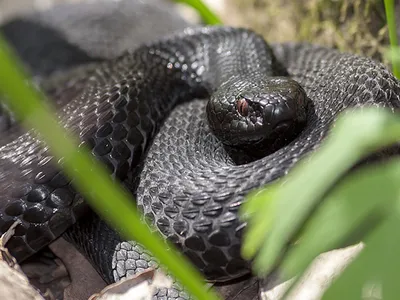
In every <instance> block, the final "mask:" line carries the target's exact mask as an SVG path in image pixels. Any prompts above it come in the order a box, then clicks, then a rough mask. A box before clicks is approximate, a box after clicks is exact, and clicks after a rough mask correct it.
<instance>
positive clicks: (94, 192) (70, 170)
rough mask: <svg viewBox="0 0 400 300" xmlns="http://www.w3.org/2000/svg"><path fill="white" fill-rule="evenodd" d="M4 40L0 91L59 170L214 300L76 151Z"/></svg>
mask: <svg viewBox="0 0 400 300" xmlns="http://www.w3.org/2000/svg"><path fill="white" fill-rule="evenodd" d="M13 60H16V58H15V57H14V56H13V54H12V53H11V51H10V49H9V48H8V46H7V45H6V43H5V41H4V40H3V39H2V37H1V36H0V62H1V68H0V93H3V94H4V95H5V96H6V97H5V101H7V104H8V106H9V107H10V108H12V110H13V111H14V112H15V113H16V114H17V115H18V116H19V117H20V119H21V120H23V121H24V125H27V126H28V128H30V127H34V128H35V129H36V130H37V131H38V132H39V133H40V135H41V137H42V138H43V140H45V141H46V144H47V145H48V146H49V147H50V150H51V151H52V153H53V154H54V155H55V156H56V157H59V158H61V157H62V158H64V164H63V169H64V171H65V173H66V174H67V175H69V177H70V178H74V183H75V186H76V188H77V189H78V190H79V191H80V192H81V193H82V194H83V195H84V196H85V199H86V200H87V201H88V202H89V204H90V205H91V206H92V207H93V208H94V209H95V211H96V212H97V213H98V214H99V215H100V216H101V217H103V218H104V219H105V220H106V221H108V222H109V223H110V224H111V225H112V226H113V227H116V228H120V229H122V230H123V233H124V234H125V236H126V237H127V238H128V239H134V240H136V241H138V242H139V243H141V244H143V246H145V247H146V248H147V249H148V250H149V251H151V253H153V255H155V256H156V257H157V259H159V261H160V262H161V264H162V265H163V266H165V267H167V268H168V270H169V271H170V272H171V273H172V274H173V275H174V276H175V277H176V278H177V279H178V280H179V281H180V282H181V283H182V284H183V285H184V286H185V287H186V288H187V290H188V291H189V292H190V293H191V294H192V295H193V296H195V297H196V298H198V299H218V297H217V296H216V294H215V293H214V292H212V291H209V292H207V291H206V289H205V286H204V284H203V279H202V277H201V275H200V274H199V273H198V271H197V270H196V269H195V268H194V267H193V266H192V265H191V264H190V263H189V262H188V261H187V260H186V259H185V258H184V257H183V256H182V255H180V254H178V253H177V252H176V251H175V250H173V249H174V248H173V247H172V245H169V247H170V248H171V250H170V251H166V242H165V241H164V240H163V239H162V238H161V237H160V236H159V235H156V234H153V233H151V231H149V229H148V227H147V225H145V224H144V223H143V222H142V221H141V220H140V216H139V214H138V212H137V211H136V207H135V205H134V202H133V199H132V197H131V196H130V195H128V194H127V193H126V192H125V191H124V190H123V189H122V188H121V187H120V185H119V184H116V183H115V182H113V181H111V178H110V177H109V176H108V175H107V172H106V171H105V169H104V167H103V166H102V165H100V164H97V163H95V162H94V159H93V156H92V155H91V154H90V153H89V151H88V150H87V149H85V148H79V149H78V147H77V145H78V143H77V140H76V139H75V138H74V137H72V136H71V135H70V134H68V133H67V132H66V131H65V130H64V129H63V128H61V127H60V125H59V124H58V120H56V119H55V118H54V117H53V116H54V112H53V111H52V110H51V108H50V107H49V105H48V103H49V102H46V101H45V100H44V97H43V95H42V94H40V93H39V92H38V91H37V90H35V89H34V88H33V87H32V85H30V84H28V82H29V79H28V78H27V77H26V76H25V75H24V73H23V72H22V71H21V68H20V67H19V65H17V64H16V63H12V61H13Z"/></svg>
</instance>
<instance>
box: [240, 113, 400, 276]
mask: <svg viewBox="0 0 400 300" xmlns="http://www.w3.org/2000/svg"><path fill="white" fill-rule="evenodd" d="M349 128H351V129H349ZM398 140H400V118H398V116H396V115H394V114H393V113H391V112H389V111H386V110H382V109H376V108H375V109H374V108H364V109H362V110H358V111H354V112H352V113H347V114H344V115H342V116H340V117H339V119H338V121H337V122H336V126H335V128H333V130H332V132H331V134H330V135H329V136H328V137H327V139H326V140H325V142H324V143H323V145H322V146H321V148H320V149H319V151H317V152H315V153H314V154H313V155H312V156H311V157H310V158H308V159H306V160H304V159H303V161H302V162H300V163H299V164H298V165H297V166H296V167H295V168H294V169H293V170H292V171H291V172H290V173H289V175H288V176H287V178H286V183H285V184H284V185H282V186H281V188H280V189H279V190H278V191H277V192H276V197H277V199H276V200H277V201H274V202H276V203H277V204H276V206H277V207H276V208H274V212H275V216H274V220H273V223H272V226H271V229H270V232H269V234H268V236H267V238H266V240H265V241H264V242H263V245H262V247H261V249H260V251H259V253H260V254H259V255H257V257H256V258H255V263H254V270H255V271H256V273H258V274H260V275H266V274H268V273H269V272H270V271H271V270H272V268H273V267H274V265H275V263H276V262H277V260H278V258H279V257H280V256H281V255H282V253H283V252H284V251H285V249H286V246H287V244H288V243H289V242H291V241H292V239H293V238H294V237H295V234H297V233H298V230H299V229H300V228H301V227H302V226H303V224H304V223H305V221H306V219H307V218H308V217H309V216H310V214H311V212H312V210H313V209H314V208H315V207H316V206H317V205H318V203H320V201H321V198H322V197H323V196H324V195H325V194H326V192H327V191H328V190H329V189H330V188H331V187H332V185H333V184H334V183H335V182H336V181H337V180H338V179H340V178H341V177H342V176H343V175H344V174H345V172H346V171H347V170H349V168H350V167H351V166H353V165H354V164H355V163H356V162H357V161H359V160H360V159H361V158H362V157H365V156H366V155H367V154H369V153H371V152H374V151H376V150H378V149H379V148H381V147H384V146H387V145H390V144H392V143H394V142H396V141H398ZM349 141H350V142H349ZM266 188H267V189H268V186H267V187H266ZM249 201H253V200H252V199H249ZM257 201H259V200H257ZM250 230H252V229H251V228H250V229H249V231H250ZM244 247H246V246H244ZM253 252H255V251H253Z"/></svg>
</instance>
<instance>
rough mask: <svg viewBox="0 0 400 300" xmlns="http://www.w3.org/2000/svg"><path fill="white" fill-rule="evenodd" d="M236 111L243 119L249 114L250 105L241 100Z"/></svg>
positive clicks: (243, 99)
mask: <svg viewBox="0 0 400 300" xmlns="http://www.w3.org/2000/svg"><path fill="white" fill-rule="evenodd" d="M236 109H237V111H238V112H239V114H241V115H242V116H243V117H247V115H248V114H249V104H248V103H247V100H246V99H245V98H240V99H239V100H238V101H237V102H236Z"/></svg>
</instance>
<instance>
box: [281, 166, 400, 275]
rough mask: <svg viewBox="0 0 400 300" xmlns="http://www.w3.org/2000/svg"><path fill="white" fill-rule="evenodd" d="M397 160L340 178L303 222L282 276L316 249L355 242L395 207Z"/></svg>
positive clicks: (294, 270)
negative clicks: (304, 222) (299, 235)
mask: <svg viewBox="0 0 400 300" xmlns="http://www.w3.org/2000/svg"><path fill="white" fill-rule="evenodd" d="M399 181H400V160H399V159H395V160H393V161H390V162H386V163H384V164H379V165H377V164H376V165H371V166H367V167H363V168H360V169H359V170H357V172H354V173H352V174H351V175H349V176H347V177H346V178H344V179H343V180H342V181H341V182H340V183H339V184H338V185H337V186H336V187H335V189H334V190H333V191H332V192H331V193H329V194H328V195H327V196H326V197H325V198H324V202H323V204H321V205H320V207H319V208H318V209H317V210H316V211H315V213H314V214H313V216H312V217H311V219H310V220H309V221H308V222H307V223H306V224H305V227H304V232H303V234H302V235H301V242H300V243H298V244H297V245H296V246H295V247H292V248H291V249H290V250H289V252H288V254H287V256H286V258H285V260H284V262H283V264H282V267H281V270H282V276H283V278H284V279H288V278H291V277H292V276H295V275H297V274H299V273H301V272H302V271H304V270H305V269H306V268H307V266H308V265H309V264H310V263H311V262H312V260H313V259H314V258H315V257H316V256H318V255H319V254H320V253H322V252H325V251H329V250H332V249H334V248H335V247H337V246H339V245H343V244H344V243H345V242H346V241H348V240H352V241H356V242H358V241H359V240H360V238H361V237H364V236H365V235H366V234H367V233H368V232H369V230H371V229H373V228H374V227H375V226H377V225H379V224H380V223H381V222H383V221H384V220H386V218H387V217H388V216H389V215H390V214H391V212H392V211H393V210H395V205H396V203H397V200H398V198H399V195H400V185H399V184H398V183H399Z"/></svg>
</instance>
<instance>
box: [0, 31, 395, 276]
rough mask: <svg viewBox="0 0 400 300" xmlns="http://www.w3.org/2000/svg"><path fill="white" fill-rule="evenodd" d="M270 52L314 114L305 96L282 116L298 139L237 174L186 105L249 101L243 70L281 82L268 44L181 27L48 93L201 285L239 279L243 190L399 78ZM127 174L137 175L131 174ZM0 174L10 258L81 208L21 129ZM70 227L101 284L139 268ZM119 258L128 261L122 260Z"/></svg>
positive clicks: (280, 50) (335, 59)
mask: <svg viewBox="0 0 400 300" xmlns="http://www.w3.org/2000/svg"><path fill="white" fill-rule="evenodd" d="M274 51H275V52H276V54H277V56H278V58H279V59H278V60H279V61H281V62H283V63H284V65H285V67H287V69H288V71H289V74H290V76H291V77H292V78H293V79H295V80H296V81H298V82H299V83H300V85H301V86H302V87H303V88H304V90H305V92H306V93H307V96H308V98H309V100H310V101H311V102H312V104H313V109H308V110H306V103H305V102H303V101H305V98H302V97H300V104H299V107H298V108H296V112H298V113H297V114H296V113H295V114H294V118H295V119H296V118H298V119H299V120H300V122H299V126H300V125H301V126H304V124H303V123H304V122H303V121H304V120H303V119H306V125H305V127H304V128H303V127H301V129H302V130H301V132H300V133H299V134H298V132H296V134H298V135H297V136H296V137H294V136H292V137H293V138H294V139H293V140H285V143H284V144H282V145H280V146H281V148H280V149H274V151H273V152H272V153H269V154H268V155H267V156H265V157H263V158H260V159H258V160H253V161H251V162H248V163H245V164H240V165H237V164H235V163H234V162H233V161H232V159H231V158H230V157H229V155H227V153H226V151H225V150H224V148H223V147H222V144H221V142H220V141H219V140H217V139H216V137H215V136H214V135H213V134H211V132H210V129H209V127H208V124H207V122H206V117H205V112H204V111H205V109H206V105H205V104H204V102H202V101H191V100H193V99H195V98H205V97H209V96H210V95H213V94H214V93H215V91H218V90H221V87H223V92H224V93H225V95H231V96H232V95H238V94H239V95H240V96H243V97H245V98H248V93H247V94H246V95H243V93H241V92H242V91H243V88H244V89H245V90H246V91H248V88H249V86H251V91H255V90H257V89H259V90H262V89H263V88H264V86H263V84H262V82H263V81H262V80H264V79H262V80H261V81H260V77H259V75H257V76H256V75H255V74H263V76H265V77H268V76H276V75H278V76H279V75H286V74H287V73H286V71H284V68H282V66H281V65H280V64H279V63H278V60H276V59H275V57H274V55H273V54H272V50H271V48H270V47H269V46H268V45H267V44H266V43H265V41H264V40H263V39H262V38H261V37H260V36H259V35H257V34H255V33H253V32H251V31H248V30H244V29H232V28H225V27H206V28H200V29H188V30H186V31H185V32H184V33H180V34H177V35H174V36H172V37H169V38H166V39H163V40H161V41H159V42H156V43H153V44H149V45H146V46H142V47H140V48H138V49H137V50H135V51H133V52H129V53H125V54H123V55H121V56H120V57H118V58H116V59H115V60H110V61H107V62H103V63H98V64H95V65H92V66H88V67H84V68H82V69H79V70H78V71H72V72H70V73H67V74H66V75H64V76H61V77H60V78H57V79H56V80H55V83H54V82H53V85H52V88H51V89H48V90H47V91H48V93H49V94H50V95H51V96H52V97H53V98H54V100H55V102H56V103H57V105H58V106H59V107H60V109H59V116H60V119H61V121H62V122H63V124H65V126H66V127H67V128H69V129H70V130H72V131H73V132H74V133H75V134H77V135H78V136H79V137H80V138H81V140H82V144H85V145H88V146H89V147H90V148H91V149H92V152H93V154H94V156H95V157H97V158H98V159H99V160H101V161H102V162H104V163H105V164H106V165H107V167H108V168H109V170H110V173H111V174H112V176H113V177H115V178H118V179H119V180H121V181H122V182H124V183H125V185H126V186H127V187H129V188H132V191H133V192H134V193H135V195H136V196H137V201H138V205H139V207H140V208H141V209H142V211H143V213H144V216H145V218H146V219H147V220H149V221H150V222H152V223H153V224H154V225H155V226H156V228H158V230H159V231H160V232H161V233H162V234H163V235H164V236H165V237H166V238H168V239H169V240H170V241H171V242H173V243H174V244H176V245H177V246H178V247H179V248H181V249H182V251H183V252H184V253H185V254H186V255H187V256H188V257H189V258H190V259H191V260H192V261H193V262H194V263H195V264H196V265H197V266H198V267H199V268H200V269H201V270H202V271H203V272H204V273H205V274H206V276H207V277H208V278H209V279H212V280H226V279H230V278H234V277H238V276H240V275H242V274H244V273H245V272H247V271H248V265H247V263H246V262H245V261H244V260H243V259H242V258H241V256H240V243H241V234H242V231H243V228H244V227H245V224H243V223H241V222H240V221H239V219H238V216H237V212H238V208H239V207H240V204H241V203H242V201H243V197H244V196H245V195H246V194H247V193H248V192H249V191H251V190H252V189H254V188H257V187H260V186H262V185H264V184H267V183H269V182H272V181H273V180H275V179H277V178H280V177H282V176H284V175H285V174H286V173H287V171H288V170H289V169H290V168H291V167H292V166H293V164H294V163H296V162H297V161H298V160H299V159H300V158H301V157H302V156H303V155H304V154H306V153H308V152H310V151H312V150H314V149H316V148H317V147H318V146H319V144H320V142H321V140H322V139H323V137H324V136H325V135H326V133H327V131H328V129H329V126H330V124H331V122H332V121H333V120H334V118H335V117H336V116H337V115H338V113H339V112H340V111H342V110H343V109H345V108H348V107H354V106H360V105H377V106H382V107H389V108H391V109H392V110H395V109H397V108H398V107H399V105H400V101H399V97H400V86H399V82H398V81H397V80H396V79H395V78H394V77H393V76H392V74H391V73H390V72H388V71H387V70H386V69H385V68H384V67H383V66H381V65H379V64H377V63H375V62H373V61H371V60H369V59H366V58H361V57H357V56H353V55H348V54H340V53H338V52H336V51H334V50H329V49H325V48H323V47H316V46H309V45H302V44H299V45H290V44H289V45H277V46H275V47H274ZM227 82H229V83H230V85H229V86H228V85H227ZM250 83H252V84H250ZM283 94H284V93H283V92H281V93H280V94H279V95H283ZM296 95H297V94H296ZM251 97H253V99H254V94H252V96H250V98H251ZM297 99H299V98H297ZM236 100H237V99H236V98H235V101H236ZM188 101H189V102H188ZM240 101H242V100H240ZM234 103H236V104H237V103H239V106H238V105H236V106H234V107H236V109H238V108H239V110H241V113H242V115H243V105H247V102H246V104H244V103H243V102H234ZM285 103H286V102H285ZM178 105H179V106H178ZM296 105H297V104H296ZM177 106H178V107H177ZM209 106H210V105H209ZM286 106H287V107H289V106H290V105H286ZM174 108H175V109H174ZM246 108H247V107H246ZM278 108H281V107H280V106H278ZM297 109H299V110H297ZM289 110H290V109H289ZM171 111H173V112H172V116H173V118H170V119H168V120H167V122H166V123H165V124H164V125H163V126H162V128H161V131H160V132H159V134H158V135H157V136H156V138H155V140H154V143H153V145H152V146H151V147H150V151H149V153H148V156H147V158H146V160H145V162H144V163H143V160H144V153H145V152H146V149H148V148H149V142H150V141H151V140H152V138H153V137H154V136H155V133H157V132H158V131H159V129H160V127H161V125H162V123H163V122H164V121H165V119H166V117H167V115H168V114H169V113H171ZM232 113H233V112H232ZM235 113H237V112H235ZM245 114H247V113H245ZM277 115H278V119H279V118H280V116H282V114H277ZM209 118H210V117H209ZM279 121H282V119H279ZM295 124H297V123H295ZM213 131H214V132H215V131H218V130H215V129H214V130H213ZM298 131H300V130H298ZM227 136H229V134H228V135H227ZM228 138H229V137H228ZM257 140H258V138H257ZM142 163H143V164H142ZM142 165H143V170H141V169H142ZM138 169H140V170H141V173H140V176H139V175H138V176H137V177H136V176H134V175H133V174H135V172H133V171H135V170H138ZM0 175H1V176H0V189H1V191H2V194H1V195H0V217H1V219H0V228H1V231H2V232H4V231H5V230H7V228H8V227H9V226H10V225H11V224H12V223H13V222H14V220H16V219H20V220H21V221H22V225H20V226H18V228H17V232H16V234H15V236H14V237H13V238H12V239H11V241H10V242H9V244H8V246H9V248H10V250H11V252H12V253H13V254H14V255H15V256H16V257H17V258H18V259H23V258H25V257H27V256H28V255H30V254H32V253H34V252H35V251H37V250H39V249H40V248H41V247H43V246H44V245H46V244H47V243H49V242H50V241H51V240H53V239H54V238H56V237H57V236H59V235H60V234H62V233H63V232H64V231H65V230H66V229H67V228H68V227H70V226H71V225H72V224H73V223H75V221H76V219H78V218H80V217H81V216H83V215H84V214H85V213H86V211H87V209H86V208H87V207H86V205H85V203H84V201H83V199H82V198H81V197H80V196H79V194H77V193H76V192H75V191H74V189H73V188H72V186H71V181H70V180H68V179H66V178H65V177H64V176H63V175H62V173H61V172H59V167H58V166H57V162H56V161H55V160H54V158H53V157H52V156H51V154H50V153H49V152H48V151H47V149H46V147H43V145H42V144H41V143H40V142H39V141H38V140H37V139H36V138H35V137H34V135H33V133H32V132H30V133H23V134H22V133H20V131H19V130H14V131H12V132H11V134H10V135H9V136H7V137H2V147H1V148H0ZM136 186H138V187H137V190H136V189H135V188H133V187H136ZM110 201H112V199H110ZM293 201H296V199H293ZM92 226H93V225H92ZM99 226H100V225H99ZM76 228H77V229H73V230H72V231H71V233H70V234H71V236H72V239H74V240H75V241H78V240H79V239H82V235H83V236H86V238H87V240H90V241H93V240H96V241H95V242H96V243H98V246H96V247H98V249H102V251H100V252H97V253H93V249H92V251H89V252H92V255H93V256H95V259H94V260H95V261H97V264H98V265H101V264H103V266H100V267H99V268H100V269H102V270H103V269H104V270H105V271H104V270H103V271H104V272H106V273H107V274H106V275H105V277H106V278H107V279H108V280H109V281H112V280H118V279H120V278H121V277H123V276H125V275H126V274H127V273H129V270H130V268H132V270H133V269H134V270H138V269H140V267H141V266H140V265H139V263H138V261H140V259H141V258H140V257H138V256H135V254H132V255H130V253H134V250H135V249H134V248H132V247H135V246H132V245H133V244H132V243H131V244H129V243H122V244H120V245H119V246H118V247H117V245H116V243H113V242H110V241H114V240H115V241H118V238H115V237H113V238H108V237H107V235H108V234H115V233H112V231H107V232H102V233H98V231H99V230H100V227H97V228H93V230H92V231H91V232H83V231H82V230H81V231H80V232H79V227H76ZM77 232H79V233H77ZM94 234H99V235H100V236H101V238H99V237H98V236H94ZM78 235H81V236H80V237H79V236H78ZM121 245H122V246H121ZM88 247H89V248H90V247H94V246H93V243H92V245H90V246H88ZM89 248H88V249H89ZM88 249H86V250H88ZM89 250H90V249H89ZM131 250H132V251H133V252H130V251H131ZM110 257H111V258H110ZM129 259H131V260H133V261H134V262H135V261H136V262H135V264H132V266H131V265H129V264H128V263H127V261H129ZM111 260H112V261H111ZM107 263H109V264H108V265H107ZM104 265H106V266H104Z"/></svg>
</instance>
